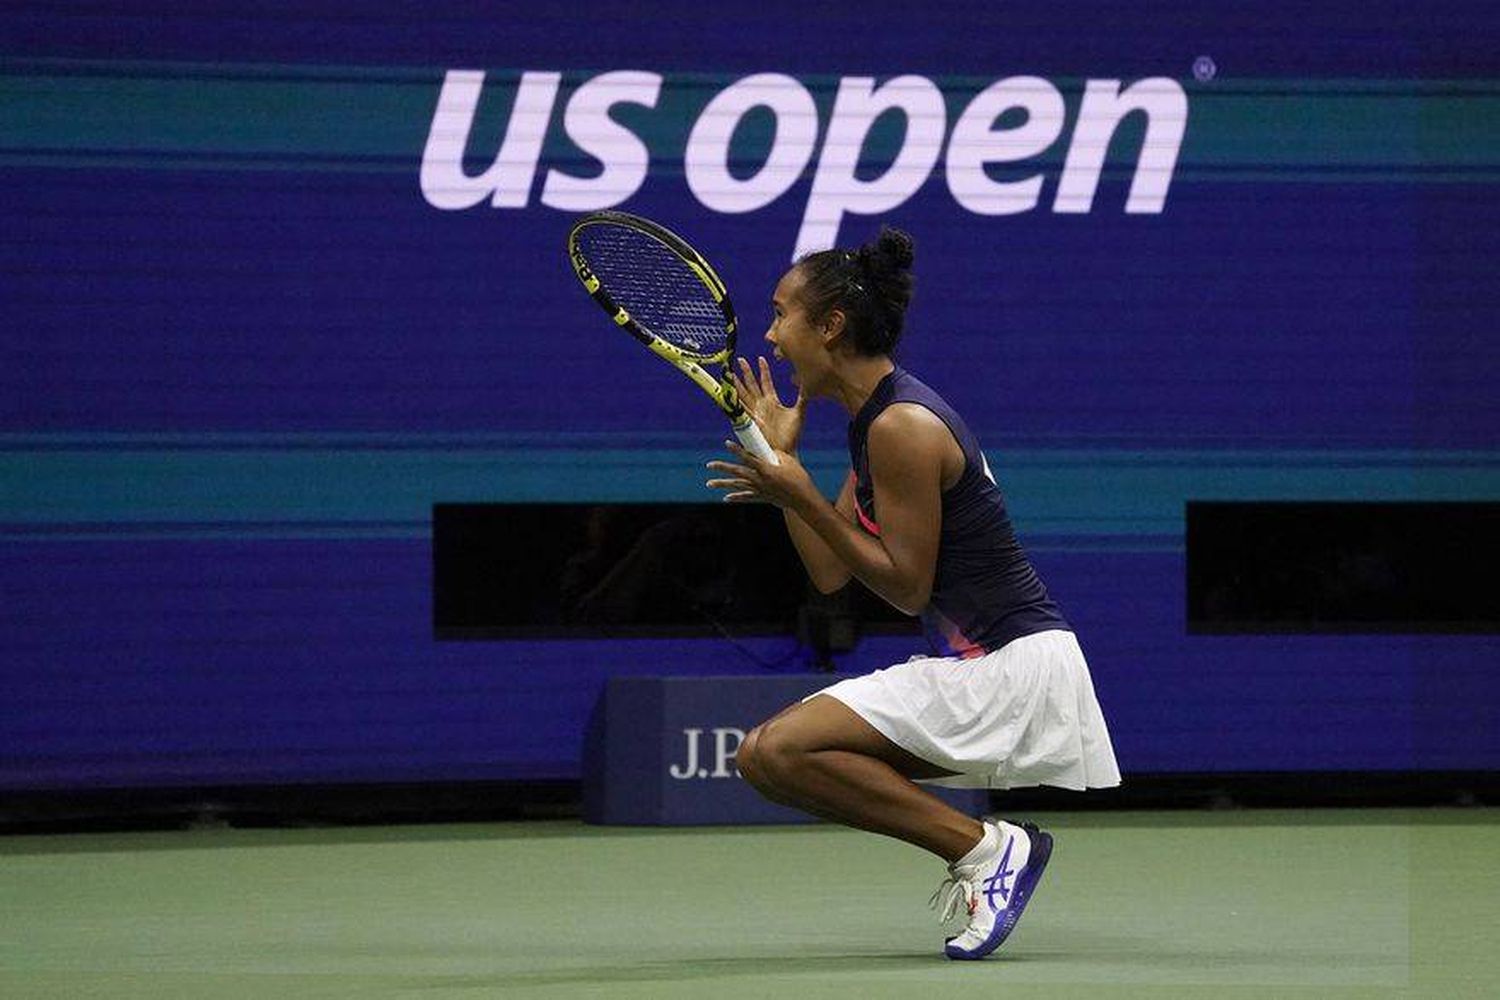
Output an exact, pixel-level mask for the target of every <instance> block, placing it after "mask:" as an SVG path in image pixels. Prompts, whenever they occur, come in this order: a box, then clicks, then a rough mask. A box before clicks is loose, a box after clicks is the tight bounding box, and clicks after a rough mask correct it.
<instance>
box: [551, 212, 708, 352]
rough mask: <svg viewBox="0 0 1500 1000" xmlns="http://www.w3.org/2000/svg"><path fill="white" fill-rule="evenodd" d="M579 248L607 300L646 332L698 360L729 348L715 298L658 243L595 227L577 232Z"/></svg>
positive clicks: (633, 233) (622, 230)
mask: <svg viewBox="0 0 1500 1000" xmlns="http://www.w3.org/2000/svg"><path fill="white" fill-rule="evenodd" d="M578 244H579V248H580V249H581V250H582V251H583V253H584V256H585V257H587V258H588V262H589V267H590V268H591V269H592V270H593V272H594V274H595V275H596V276H597V277H598V278H599V281H600V283H601V284H602V285H603V287H604V290H605V291H606V292H608V293H609V297H610V298H611V299H613V300H614V301H615V304H616V305H619V306H621V307H623V308H624V309H625V311H626V312H628V313H630V315H631V316H632V317H633V318H634V319H635V321H636V323H638V324H639V325H640V326H641V327H642V328H643V329H645V330H647V331H649V332H650V333H653V334H655V335H656V336H658V337H660V338H662V339H663V340H665V341H667V342H668V343H670V344H672V345H673V346H674V347H677V348H680V349H681V350H684V351H687V352H689V353H691V354H696V355H700V356H712V355H715V354H718V353H720V352H722V351H724V350H725V349H727V348H728V347H729V346H730V333H729V331H728V329H727V328H726V327H727V325H728V324H727V322H726V320H725V317H724V312H723V310H722V309H721V308H720V307H719V304H718V302H717V301H716V300H715V299H714V297H713V294H712V293H711V292H710V291H709V290H708V288H707V286H705V285H704V284H703V282H702V281H701V280H700V279H699V278H698V276H697V274H695V273H694V272H693V270H692V269H691V268H690V267H688V265H687V264H686V263H685V262H684V261H683V260H682V258H680V257H678V256H677V255H676V254H675V253H673V252H672V251H671V250H669V249H667V248H666V247H665V246H663V245H662V244H661V243H660V242H658V241H657V240H655V239H652V238H651V237H650V236H647V235H646V234H644V233H640V232H637V231H636V230H634V229H627V228H625V227H623V226H614V225H594V226H589V227H588V228H586V229H584V230H583V231H582V232H580V233H579V236H578Z"/></svg>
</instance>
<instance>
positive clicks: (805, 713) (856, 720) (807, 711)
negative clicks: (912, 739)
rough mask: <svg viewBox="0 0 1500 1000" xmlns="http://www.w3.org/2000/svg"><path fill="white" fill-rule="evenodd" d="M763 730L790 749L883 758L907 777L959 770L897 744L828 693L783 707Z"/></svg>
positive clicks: (920, 776)
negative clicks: (947, 767)
mask: <svg viewBox="0 0 1500 1000" xmlns="http://www.w3.org/2000/svg"><path fill="white" fill-rule="evenodd" d="M760 729H761V731H762V733H763V734H769V735H771V738H774V739H775V740H776V742H777V743H779V744H780V745H781V746H783V747H786V748H787V749H792V750H798V751H802V752H804V753H816V752H818V751H820V750H844V751H847V752H849V753H858V754H863V755H865V756H866V757H874V758H876V759H877V760H881V761H884V762H885V763H886V764H889V765H890V766H891V767H892V768H894V769H895V770H896V771H897V772H898V773H900V774H902V775H904V776H906V777H908V778H913V779H917V778H945V777H950V776H952V775H954V774H957V773H958V772H957V771H950V770H948V769H946V768H942V767H938V766H937V765H936V764H932V763H929V762H928V761H925V760H923V759H922V758H920V757H918V756H917V755H916V754H913V753H912V752H911V751H909V750H905V749H903V748H902V747H900V746H897V745H896V744H895V743H893V742H892V741H891V740H890V739H889V738H888V737H886V736H885V734H883V733H882V732H880V730H878V729H876V728H875V727H874V726H872V725H870V724H869V723H868V722H866V721H865V720H864V719H863V718H861V717H860V715H859V713H858V712H856V711H854V709H852V708H850V707H849V706H848V705H845V704H844V703H843V702H841V701H839V700H838V699H837V698H833V697H830V696H828V695H826V694H820V695H816V696H815V697H813V698H810V699H808V700H807V701H804V702H800V703H798V704H796V705H792V706H790V707H788V708H785V709H783V710H782V711H780V712H778V713H777V714H776V715H774V716H772V717H771V718H770V719H768V720H767V721H766V722H764V723H762V724H761V726H760Z"/></svg>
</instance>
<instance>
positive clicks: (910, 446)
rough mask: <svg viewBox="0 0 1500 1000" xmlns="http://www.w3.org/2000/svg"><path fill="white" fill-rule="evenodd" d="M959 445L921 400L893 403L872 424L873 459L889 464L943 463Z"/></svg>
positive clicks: (870, 446)
mask: <svg viewBox="0 0 1500 1000" xmlns="http://www.w3.org/2000/svg"><path fill="white" fill-rule="evenodd" d="M956 446H957V443H956V442H955V441H954V439H953V434H952V432H950V431H949V430H948V425H947V424H945V423H944V422H943V420H942V418H941V417H939V416H938V415H937V414H936V413H934V412H932V411H931V410H929V409H928V408H927V407H925V406H923V405H922V404H920V403H907V402H900V403H892V404H891V405H890V406H887V407H886V408H885V409H884V410H883V411H881V413H880V415H879V416H878V417H876V418H875V420H874V421H873V422H871V424H870V435H869V449H870V458H871V461H872V463H874V464H877V465H881V466H884V467H886V468H889V467H891V466H893V465H900V466H905V467H922V466H933V467H937V466H941V465H943V464H944V462H945V460H946V459H947V458H948V453H949V451H951V450H952V449H954V448H955V447H956Z"/></svg>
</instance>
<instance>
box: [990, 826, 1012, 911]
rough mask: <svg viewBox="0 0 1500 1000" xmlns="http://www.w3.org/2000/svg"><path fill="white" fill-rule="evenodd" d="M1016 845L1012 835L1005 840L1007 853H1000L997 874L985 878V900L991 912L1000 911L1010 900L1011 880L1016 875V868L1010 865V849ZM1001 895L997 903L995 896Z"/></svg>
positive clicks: (996, 868)
mask: <svg viewBox="0 0 1500 1000" xmlns="http://www.w3.org/2000/svg"><path fill="white" fill-rule="evenodd" d="M1015 845H1016V838H1014V837H1011V838H1010V839H1009V840H1007V841H1006V842H1005V853H1003V854H1001V855H1000V864H999V865H997V866H996V867H995V874H993V875H991V876H990V877H989V878H987V879H985V880H984V901H985V902H986V903H988V904H989V907H990V912H991V913H998V912H999V911H1000V909H1001V908H1002V907H1004V906H1005V905H1006V904H1007V903H1009V902H1010V891H1011V882H1010V880H1011V879H1012V878H1014V877H1015V874H1016V873H1015V870H1014V869H1012V868H1011V867H1010V849H1011V848H1012V847H1014V846H1015ZM996 896H999V897H1000V903H999V904H998V905H997V904H996V903H995V897H996Z"/></svg>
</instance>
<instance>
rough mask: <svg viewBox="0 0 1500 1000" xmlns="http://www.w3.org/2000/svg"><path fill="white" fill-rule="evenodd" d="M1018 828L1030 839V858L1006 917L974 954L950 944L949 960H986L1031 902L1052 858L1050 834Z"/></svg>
mask: <svg viewBox="0 0 1500 1000" xmlns="http://www.w3.org/2000/svg"><path fill="white" fill-rule="evenodd" d="M1021 829H1023V830H1025V831H1026V836H1028V837H1029V838H1031V855H1030V856H1029V857H1028V858H1027V859H1026V870H1025V871H1023V872H1021V877H1020V878H1018V879H1016V891H1015V893H1014V895H1013V896H1012V898H1011V901H1010V905H1009V906H1007V907H1006V908H1005V916H1004V917H1003V918H1001V919H1000V920H997V921H995V927H994V929H993V930H992V931H990V936H989V937H988V938H986V939H985V940H984V943H983V944H981V945H980V946H979V947H978V948H975V949H974V950H973V951H964V950H962V949H960V948H954V947H953V946H951V945H947V946H945V947H944V948H943V954H945V955H947V956H948V957H949V958H953V959H958V960H960V961H966V960H973V959H978V958H983V957H985V956H986V955H988V954H989V953H990V952H992V951H994V950H995V949H996V948H998V947H1000V946H1001V945H1002V944H1004V943H1005V939H1006V938H1008V937H1010V932H1011V931H1013V930H1015V927H1016V924H1017V923H1018V922H1020V919H1021V914H1022V913H1023V912H1024V911H1025V909H1026V904H1027V903H1029V902H1031V894H1032V893H1033V892H1034V891H1035V890H1036V886H1037V883H1038V882H1040V881H1041V880H1042V872H1044V871H1046V870H1047V862H1048V861H1050V860H1051V858H1052V834H1050V833H1046V832H1044V831H1042V830H1039V829H1037V828H1036V827H1035V826H1034V825H1032V824H1030V823H1022V824H1021Z"/></svg>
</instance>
